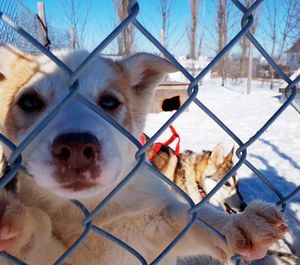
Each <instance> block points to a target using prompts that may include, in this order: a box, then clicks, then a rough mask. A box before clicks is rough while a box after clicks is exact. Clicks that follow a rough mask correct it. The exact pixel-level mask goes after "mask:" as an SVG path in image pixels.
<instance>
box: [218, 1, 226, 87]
mask: <svg viewBox="0 0 300 265" xmlns="http://www.w3.org/2000/svg"><path fill="white" fill-rule="evenodd" d="M228 18H229V9H228V0H218V18H217V23H218V52H219V51H221V50H222V48H223V47H224V46H225V45H226V44H227V40H228ZM227 59H228V54H226V55H225V56H223V58H222V59H221V60H220V62H219V73H220V74H221V78H222V86H224V85H225V80H226V62H227Z"/></svg>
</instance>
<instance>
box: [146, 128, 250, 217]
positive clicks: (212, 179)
mask: <svg viewBox="0 0 300 265" xmlns="http://www.w3.org/2000/svg"><path fill="white" fill-rule="evenodd" d="M143 139H145V141H148V140H149V137H148V136H147V135H146V134H143ZM153 149H154V145H152V146H150V148H149V149H148V150H147V156H148V158H149V159H150V161H151V163H152V165H153V166H154V167H156V168H157V169H158V170H159V171H160V172H161V173H163V174H164V175H165V176H166V177H167V178H169V179H170V180H171V181H173V182H174V183H175V184H176V185H177V186H178V187H180V188H181V189H182V190H183V191H184V192H185V193H186V194H187V195H189V196H190V198H191V199H192V200H193V201H194V203H196V204H197V203H199V202H200V201H201V200H202V199H203V198H204V197H205V196H206V194H208V193H209V192H210V191H211V190H212V189H213V188H214V187H215V186H216V185H217V184H218V182H219V181H221V180H222V179H223V177H225V175H226V174H227V173H228V172H229V171H230V170H231V169H232V167H233V165H234V162H233V154H234V148H232V150H231V151H230V152H229V153H228V154H227V155H226V156H224V146H223V144H222V143H219V144H217V145H216V146H215V147H214V148H213V150H212V151H207V150H205V151H203V152H202V153H196V152H193V151H191V150H185V151H183V152H182V153H180V154H176V152H175V151H174V150H173V149H172V148H171V147H170V146H165V145H162V146H161V148H160V149H159V150H157V151H153ZM179 197H180V196H179ZM209 202H210V203H211V204H213V205H215V206H217V207H221V208H223V209H224V210H225V211H227V212H228V213H237V212H242V211H243V210H244V209H245V207H246V204H245V202H244V199H243V197H242V195H241V194H240V192H239V189H238V181H237V177H236V174H234V175H233V176H232V177H231V178H230V179H229V180H228V181H227V182H226V183H225V184H224V185H223V186H222V187H221V189H220V190H219V191H218V192H217V193H216V194H215V195H214V196H213V197H212V198H211V199H210V200H209Z"/></svg>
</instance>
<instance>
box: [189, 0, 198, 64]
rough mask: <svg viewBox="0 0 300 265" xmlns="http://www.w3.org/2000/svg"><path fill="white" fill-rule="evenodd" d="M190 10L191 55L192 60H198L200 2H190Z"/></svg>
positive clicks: (192, 0) (194, 0) (191, 0)
mask: <svg viewBox="0 0 300 265" xmlns="http://www.w3.org/2000/svg"><path fill="white" fill-rule="evenodd" d="M190 8H191V15H192V21H191V26H190V32H189V35H188V39H189V43H190V54H189V56H190V57H191V59H193V60H196V59H197V51H196V49H197V39H196V36H197V26H198V9H199V0H190Z"/></svg>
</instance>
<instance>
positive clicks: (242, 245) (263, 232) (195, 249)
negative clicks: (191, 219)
mask: <svg viewBox="0 0 300 265" xmlns="http://www.w3.org/2000/svg"><path fill="white" fill-rule="evenodd" d="M181 215H182V213H181ZM198 217H199V218H201V219H202V220H204V221H205V222H206V223H209V224H210V225H212V226H213V227H215V228H216V229H218V230H219V231H220V232H221V233H222V234H223V235H224V236H225V238H226V241H227V244H225V243H224V241H223V240H221V239H219V238H218V237H216V236H215V235H214V234H213V233H211V232H209V231H208V230H207V229H206V228H205V227H204V226H203V225H201V224H200V223H198V224H195V225H194V226H193V227H192V229H191V231H189V232H188V234H187V235H186V236H185V237H184V239H183V240H182V241H180V242H179V244H178V245H177V247H176V251H177V253H178V255H179V256H180V255H183V256H187V255H197V254H208V255H211V256H213V257H216V258H218V259H219V260H222V261H223V262H226V261H228V260H229V259H230V257H232V256H233V255H236V254H239V255H242V256H243V258H244V259H245V260H255V259H259V258H262V257H264V256H265V255H266V252H267V250H268V248H269V247H270V246H271V245H272V244H273V243H275V242H276V241H277V240H278V239H280V238H282V236H283V234H284V233H285V232H287V231H288V227H287V225H286V223H285V222H284V220H283V218H282V215H281V213H280V211H279V210H278V209H277V208H276V207H275V206H274V205H273V204H270V203H265V202H259V201H257V202H253V203H251V204H250V205H249V206H248V207H247V208H246V210H245V211H244V212H243V213H241V214H236V215H229V214H226V213H223V212H221V211H218V210H216V209H214V208H212V207H210V206H204V207H201V208H200V210H199V212H198ZM180 221H183V218H182V217H180V216H178V217H177V222H178V223H179V222H180ZM185 222H186V220H185Z"/></svg>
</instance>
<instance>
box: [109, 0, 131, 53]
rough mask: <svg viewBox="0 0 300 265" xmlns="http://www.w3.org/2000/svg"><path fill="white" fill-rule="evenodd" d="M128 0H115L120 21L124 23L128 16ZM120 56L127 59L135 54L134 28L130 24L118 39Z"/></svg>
mask: <svg viewBox="0 0 300 265" xmlns="http://www.w3.org/2000/svg"><path fill="white" fill-rule="evenodd" d="M128 2H129V1H128V0H114V3H115V7H116V9H117V11H118V17H119V20H120V21H123V20H124V19H125V18H126V17H127V16H128V11H127V7H128ZM117 42H118V55H120V56H123V57H127V56H130V55H132V54H133V52H134V50H135V48H134V26H133V25H132V24H130V25H129V26H128V27H126V28H125V29H124V30H123V31H122V33H121V34H120V35H119V36H118V38H117Z"/></svg>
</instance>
